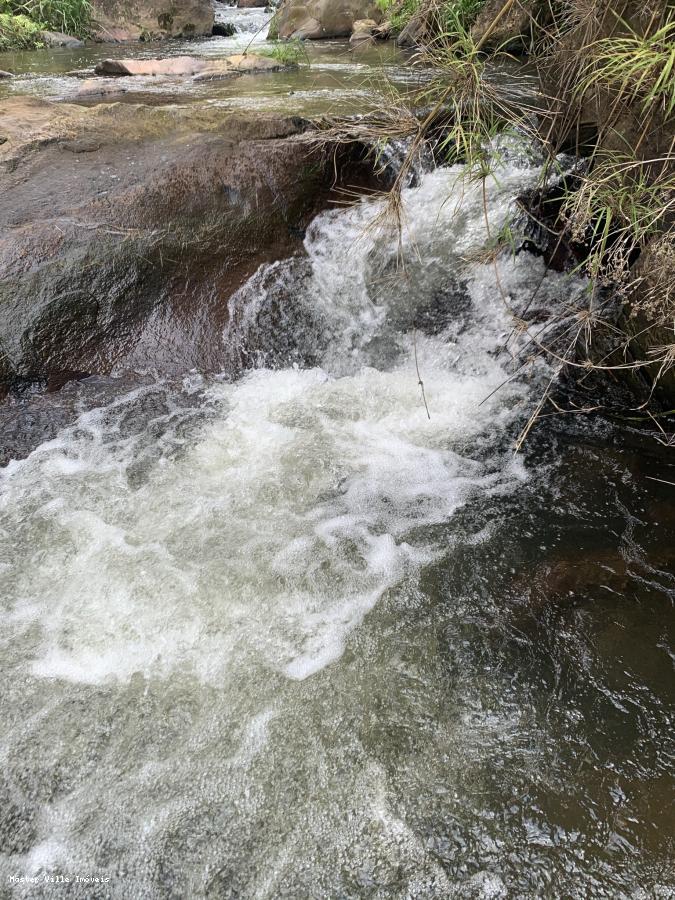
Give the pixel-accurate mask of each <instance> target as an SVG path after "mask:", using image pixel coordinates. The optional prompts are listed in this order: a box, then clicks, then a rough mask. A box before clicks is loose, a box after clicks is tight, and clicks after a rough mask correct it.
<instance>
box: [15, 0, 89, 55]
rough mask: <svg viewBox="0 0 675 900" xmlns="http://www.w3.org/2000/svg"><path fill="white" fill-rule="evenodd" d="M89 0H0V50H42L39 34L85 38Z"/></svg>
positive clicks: (87, 29) (87, 28) (87, 31)
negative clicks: (58, 32)
mask: <svg viewBox="0 0 675 900" xmlns="http://www.w3.org/2000/svg"><path fill="white" fill-rule="evenodd" d="M90 25H91V4H90V3H89V0H0V50H11V49H34V48H36V47H42V46H43V42H42V40H41V38H40V33H41V32H42V31H62V32H64V33H65V34H72V35H75V36H77V37H86V36H87V35H88V34H89V30H90Z"/></svg>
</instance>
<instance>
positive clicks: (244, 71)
mask: <svg viewBox="0 0 675 900" xmlns="http://www.w3.org/2000/svg"><path fill="white" fill-rule="evenodd" d="M284 68H289V66H284V65H283V64H282V63H280V62H279V61H278V60H275V59H272V58H270V57H269V56H258V55H256V54H254V53H249V54H240V55H236V56H228V57H226V58H224V59H215V60H207V59H200V58H198V57H194V56H173V57H168V58H167V59H104V60H103V61H102V62H100V63H99V64H98V65H97V66H96V68H95V69H94V72H95V73H96V74H97V75H108V76H116V77H120V76H130V75H131V76H136V75H145V76H178V77H181V76H196V77H195V81H212V80H216V79H220V78H233V77H236V76H237V75H252V74H255V73H258V72H278V71H279V70H280V69H284Z"/></svg>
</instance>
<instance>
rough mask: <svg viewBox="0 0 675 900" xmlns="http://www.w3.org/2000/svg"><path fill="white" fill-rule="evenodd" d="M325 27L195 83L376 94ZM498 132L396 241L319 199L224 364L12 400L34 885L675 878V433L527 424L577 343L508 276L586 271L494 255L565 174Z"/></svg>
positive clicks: (76, 888) (14, 682)
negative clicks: (544, 180) (554, 331)
mask: <svg viewBox="0 0 675 900" xmlns="http://www.w3.org/2000/svg"><path fill="white" fill-rule="evenodd" d="M253 13H254V15H259V11H253ZM227 41H229V42H230V43H229V44H228V45H227V46H228V47H236V46H237V43H238V41H240V38H239V37H237V36H235V37H234V38H231V39H230V38H221V39H214V41H213V43H209V47H214V46H215V45H216V43H220V42H227ZM117 49H119V48H115V52H116V50H117ZM183 49H184V48H183ZM110 52H111V51H110V48H109V47H107V48H105V51H103V50H102V49H101V48H93V49H85V50H84V51H67V52H66V51H64V52H63V53H62V54H60V53H54V54H49V55H45V56H44V57H43V58H44V60H45V69H44V70H42V71H39V70H37V69H34V68H33V63H32V60H33V59H36V60H37V59H38V56H37V54H33V55H30V59H26V57H27V56H28V55H27V54H23V55H20V56H21V57H22V58H24V62H23V63H22V65H23V66H24V69H25V70H26V71H28V70H32V71H33V72H34V74H32V75H25V76H19V77H17V79H15V80H14V82H13V83H12V85H11V86H10V87H8V88H6V87H3V88H2V90H8V91H9V90H11V91H15V90H31V91H33V90H34V91H36V92H37V93H40V94H41V95H49V96H54V97H56V96H58V97H60V98H67V96H68V92H69V90H70V89H71V87H72V85H70V82H71V81H75V80H76V79H74V78H73V77H70V76H66V75H64V72H66V71H69V70H71V69H75V68H81V67H82V66H84V65H87V66H89V65H92V64H93V60H94V59H95V58H97V56H98V58H100V56H101V55H104V54H105V55H110ZM127 52H128V50H127ZM142 52H143V53H145V52H146V48H143V49H142ZM148 52H149V51H148ZM310 52H311V53H312V54H313V55H316V57H317V59H318V60H321V61H323V62H320V63H318V66H319V68H318V69H317V68H315V66H314V65H313V66H312V67H311V68H310V69H309V70H308V71H307V72H303V73H300V74H295V75H286V74H282V75H281V76H264V77H263V78H261V79H260V83H258V84H257V85H256V86H253V82H254V79H252V78H251V79H246V78H242V79H238V80H237V82H236V83H235V84H231V83H228V84H227V85H222V84H221V85H220V86H219V87H217V88H216V87H214V86H213V85H210V86H208V87H207V88H199V89H197V88H195V93H197V90H206V91H212V92H214V93H213V94H209V95H205V96H201V95H200V96H198V97H196V98H195V97H193V96H192V94H191V93H190V91H191V90H192V89H191V88H188V89H187V90H188V94H187V95H186V96H183V95H182V102H207V103H213V102H216V103H219V102H220V103H223V104H225V105H227V104H236V103H249V102H251V98H252V97H254V96H258V97H259V102H260V103H261V104H263V103H269V102H279V103H282V104H286V103H290V102H292V101H293V98H292V97H291V99H290V100H289V99H288V96H287V93H286V94H285V93H284V91H286V92H287V91H288V89H289V87H288V83H289V82H284V81H283V79H296V81H294V82H293V83H294V85H295V87H294V88H293V89H294V90H296V91H298V92H304V93H305V94H306V95H307V96H306V97H305V100H306V102H307V104H308V107H309V108H311V109H314V108H316V109H319V108H325V105H326V104H329V105H331V104H333V103H335V102H337V103H338V105H339V104H340V103H343V102H344V103H345V104H347V105H348V104H352V103H353V104H358V103H359V102H361V101H360V100H359V97H358V96H354V95H353V94H350V92H355V91H370V90H371V88H370V87H363V86H362V87H358V84H359V82H360V81H362V76H361V75H359V73H358V70H357V71H355V70H354V67H355V66H365V63H363V62H353V61H349V62H345V61H344V60H345V59H346V58H349V59H350V60H351V59H352V58H351V57H347V53H348V50H347V49H346V45H344V44H339V43H337V42H335V43H328V44H326V45H325V46H320V47H316V45H315V46H313V47H312V49H311V51H310ZM373 52H380V51H373ZM384 52H390V53H392V51H384ZM18 56H19V55H18ZM18 56H17V59H15V60H14V63H15V66H14V69H15V71H17V72H18V71H19V68H18V64H21V63H20V60H18ZM394 57H395V54H394V55H392V61H391V66H392V71H393V72H394V74H396V72H399V67H400V78H401V80H402V81H404V80H405V78H406V77H409V76H408V75H406V74H405V72H404V71H403V66H402V64H401V62H400V60H399V61H396V59H395V58H394ZM17 60H18V62H17ZM321 66H325V69H322V68H321ZM4 67H9V64H8V61H7V60H6V58H3V57H0V68H4ZM47 69H49V71H47ZM328 70H330V71H328ZM277 77H281V79H282V81H281V82H277V85H276V87H275V88H274V89H273V92H272V95H270V93H269V85H270V84H271V83H272V78H277ZM22 79H23V84H22ZM284 84H285V85H286V86H285V87H284ZM176 89H177V90H178V88H176ZM152 90H153V89H152V87H151V86H145V87H144V88H143V89H142V90H141V93H144V92H145V93H146V94H149V93H152ZM238 90H239V91H241V93H237V91H238ZM265 91H268V93H265ZM326 92H328V93H330V94H331V96H330V97H328V96H327V94H326ZM169 95H170V91H169V92H168V93H167V89H166V86H163V87H162V97H163V99H162V102H172V101H171V100H170V96H169ZM303 96H304V94H303ZM336 97H337V99H336ZM296 99H297V98H296ZM0 102H1V100H0ZM303 108H304V107H303ZM502 149H503V150H504V152H503V157H504V161H503V163H502V166H501V169H500V170H499V173H498V177H497V178H495V179H493V180H491V181H489V183H487V185H486V191H485V194H484V193H483V191H482V189H481V186H480V185H478V184H475V183H472V182H470V181H469V180H467V179H466V178H465V177H464V175H465V173H464V172H463V171H462V168H461V167H459V166H456V167H452V168H440V169H437V170H435V171H433V172H427V173H426V174H423V175H421V176H420V179H419V183H418V184H417V185H416V186H413V187H409V188H407V189H406V191H405V193H404V204H403V221H404V228H403V232H402V237H401V243H400V244H399V240H398V236H397V234H396V233H395V232H393V231H392V230H391V229H388V228H386V227H384V228H378V227H374V226H373V222H374V219H375V217H376V216H377V215H378V213H379V212H381V201H379V200H378V199H376V198H365V199H361V200H360V201H359V202H357V203H356V204H354V205H352V206H349V207H337V208H333V209H329V210H327V211H325V212H322V213H320V214H319V215H318V216H317V217H316V218H315V219H314V220H313V221H312V223H311V224H310V226H309V228H308V229H307V231H306V234H305V237H304V247H303V251H302V252H299V253H297V254H295V255H293V256H291V257H289V258H288V259H279V260H275V261H272V262H267V263H265V264H263V265H261V266H260V268H259V269H258V270H257V271H256V272H255V273H254V274H253V275H252V277H251V278H249V279H248V280H247V281H246V283H245V284H244V285H243V286H242V287H240V288H239V290H237V292H236V293H235V294H234V295H233V296H232V297H231V298H230V300H229V317H228V324H227V326H226V328H225V332H224V334H223V345H224V347H225V348H227V353H228V364H227V365H226V366H224V368H223V372H222V373H221V374H216V375H208V376H206V375H203V374H200V373H199V372H196V371H193V372H189V373H186V374H185V376H184V377H182V378H180V377H179V378H173V377H172V378H166V379H162V378H154V377H148V376H144V377H140V376H139V377H138V378H135V379H130V378H119V379H116V378H112V377H111V378H102V377H99V378H91V379H85V380H84V381H82V382H80V383H77V382H73V383H71V384H69V385H67V386H66V387H65V388H63V391H62V392H61V394H55V395H53V400H49V399H48V398H47V399H46V400H45V399H40V398H36V400H35V404H33V403H28V402H27V403H26V405H25V406H21V404H19V405H18V406H16V407H15V413H13V415H14V419H13V420H12V421H14V425H12V426H11V427H15V428H19V429H20V428H21V427H23V426H22V424H21V422H19V419H20V418H21V416H23V417H24V420H25V422H28V423H29V420H30V417H31V416H33V419H35V417H36V416H38V417H39V416H40V415H42V416H43V417H45V418H46V419H47V420H48V419H49V417H50V415H51V416H53V418H54V422H53V427H52V428H51V430H50V429H49V428H47V431H46V434H45V437H44V439H42V440H41V442H40V441H37V444H38V446H36V447H35V449H33V450H32V452H30V453H28V452H27V455H25V458H23V459H19V458H15V459H11V460H10V461H9V462H8V463H7V464H6V465H5V466H4V468H1V469H0V598H1V600H2V604H1V606H0V617H1V620H2V631H1V635H0V641H1V642H2V652H1V654H0V670H1V672H2V684H3V690H2V694H1V696H0V709H1V715H0V721H2V735H1V738H2V739H1V744H0V756H1V761H2V767H1V768H2V780H1V781H0V844H1V845H2V846H1V849H2V854H1V855H0V880H1V882H2V885H3V887H2V890H3V891H5V893H3V894H2V896H11V897H19V898H27V897H31V898H40V897H45V898H47V897H50V898H51V897H55V896H57V897H61V896H62V897H73V898H91V897H110V898H125V900H126V898H144V900H145V898H158V900H159V898H188V897H206V898H261V900H262V898H364V897H368V898H450V897H458V898H485V900H498V898H512V897H513V898H544V897H551V898H575V900H576V898H586V897H588V898H612V900H614V898H630V900H643V898H644V900H647V898H670V897H673V896H675V871H674V868H673V850H674V848H673V840H674V837H675V832H674V829H673V825H674V819H673V809H674V808H675V807H674V804H673V800H674V799H675V798H674V797H673V788H672V778H671V776H672V763H673V753H674V750H675V747H674V746H673V735H674V734H675V732H674V730H673V726H674V724H675V723H674V722H673V700H674V699H675V683H674V680H673V664H674V662H675V650H674V646H675V645H674V638H675V634H674V633H673V632H674V629H673V623H674V618H673V602H674V600H675V574H674V573H675V566H674V564H675V549H674V548H675V513H674V507H673V502H672V501H673V491H674V490H675V488H674V487H673V484H672V482H673V481H675V464H674V463H673V460H672V450H670V451H668V450H666V448H664V447H662V446H661V445H660V444H659V443H658V442H657V441H656V440H655V439H654V438H653V437H649V436H646V435H644V434H642V433H641V432H639V431H638V430H636V429H635V428H634V427H633V426H632V425H631V424H627V423H612V422H610V421H608V420H606V419H600V418H585V417H583V416H576V417H575V416H561V417H553V418H548V419H546V420H544V421H543V423H542V424H541V425H540V426H538V427H537V428H536V429H535V430H534V431H533V433H532V435H531V437H530V438H529V439H528V441H527V442H526V443H525V446H524V449H523V451H522V452H521V453H519V454H515V453H514V451H513V445H514V440H515V438H516V437H517V435H518V434H519V432H520V431H521V429H522V427H523V425H524V424H525V422H526V421H527V419H528V417H529V415H530V413H531V412H532V409H533V408H534V407H535V406H536V404H537V402H538V401H539V398H540V397H541V395H542V392H543V391H544V390H545V389H546V385H547V383H548V381H549V379H550V378H551V375H552V369H551V368H550V367H549V365H548V364H547V363H545V362H544V361H539V362H536V363H534V364H533V365H532V366H530V367H528V368H527V369H524V370H522V371H521V372H519V373H518V372H516V371H515V368H514V354H515V353H517V351H518V350H520V349H522V346H523V343H524V341H525V338H524V337H523V336H519V335H515V336H514V335H513V333H512V319H511V318H510V316H509V313H508V310H507V306H510V307H511V309H512V310H513V311H515V313H516V314H521V313H522V314H524V313H525V310H529V314H530V315H532V314H533V313H536V314H537V315H540V317H541V321H544V322H545V321H546V316H547V315H548V314H550V312H551V311H552V310H559V309H562V308H563V307H564V304H568V303H570V302H571V301H572V300H573V299H574V298H575V297H581V296H582V295H583V294H584V292H585V291H586V290H587V285H586V284H585V282H584V281H583V280H582V279H580V278H577V277H576V276H570V275H565V274H560V273H556V272H547V271H546V269H545V266H544V263H543V260H542V259H541V258H538V257H536V256H534V255H532V254H530V253H528V252H521V253H518V254H517V255H514V256H508V255H506V256H505V257H500V258H499V260H498V262H496V263H493V262H490V261H487V260H485V259H484V258H483V256H484V255H483V256H481V250H482V249H483V248H484V244H485V219H486V217H487V220H488V222H489V226H490V231H491V233H498V232H499V230H500V228H501V227H502V225H503V224H504V222H505V221H506V217H507V214H508V212H509V210H510V209H512V204H513V202H514V198H515V197H516V196H518V195H519V194H520V193H521V192H522V191H523V190H526V189H528V188H529V187H533V186H534V185H535V184H536V183H537V179H538V177H539V172H540V160H538V159H537V158H536V156H535V155H534V154H533V153H531V152H524V151H523V150H522V148H520V147H518V146H517V145H515V146H511V145H506V146H505V148H502ZM460 201H461V202H460ZM401 260H403V261H404V263H405V265H404V266H403V267H402V265H401ZM535 295H536V302H535V306H536V309H533V307H532V298H533V296H535ZM505 300H506V301H508V302H505ZM543 327H544V329H545V328H546V325H545V324H544V326H543ZM420 381H421V382H422V385H420V383H419V382H420ZM40 404H43V405H44V409H43V410H42V412H41V413H39V412H37V413H36V409H37V410H40V408H41V407H40ZM65 406H67V414H66V415H63V414H62V412H63V409H64V407H65ZM50 410H51V412H50ZM17 417H18V418H17ZM2 421H3V420H2V418H1V417H0V423H1V422H2ZM5 421H6V422H7V421H9V420H5ZM17 422H18V424H17ZM29 424H30V423H29ZM10 425H11V422H10ZM26 427H28V426H26ZM19 455H20V454H19ZM96 878H98V879H102V880H99V881H98V882H96V881H93V880H92V879H96ZM22 879H23V880H22ZM31 879H34V880H32V881H31Z"/></svg>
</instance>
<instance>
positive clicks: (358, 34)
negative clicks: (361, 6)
mask: <svg viewBox="0 0 675 900" xmlns="http://www.w3.org/2000/svg"><path fill="white" fill-rule="evenodd" d="M376 28H377V22H376V21H375V19H357V20H356V22H354V30H353V32H352V36H351V37H350V38H349V43H350V44H357V43H361V42H362V41H372V40H373V32H374V31H375V29H376Z"/></svg>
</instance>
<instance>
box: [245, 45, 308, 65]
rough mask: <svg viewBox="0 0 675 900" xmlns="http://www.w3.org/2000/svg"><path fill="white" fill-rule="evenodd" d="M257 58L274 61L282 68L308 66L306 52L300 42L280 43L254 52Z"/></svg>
mask: <svg viewBox="0 0 675 900" xmlns="http://www.w3.org/2000/svg"><path fill="white" fill-rule="evenodd" d="M255 52H256V53H257V54H258V55H259V56H268V57H270V59H276V60H277V62H279V63H280V64H281V65H282V66H299V65H306V66H308V65H309V64H310V62H309V56H308V55H307V50H306V49H305V45H304V43H303V42H302V41H297V40H296V41H280V42H279V43H278V44H274V45H273V46H271V47H266V48H265V49H262V50H258V49H257V48H256V51H255Z"/></svg>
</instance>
